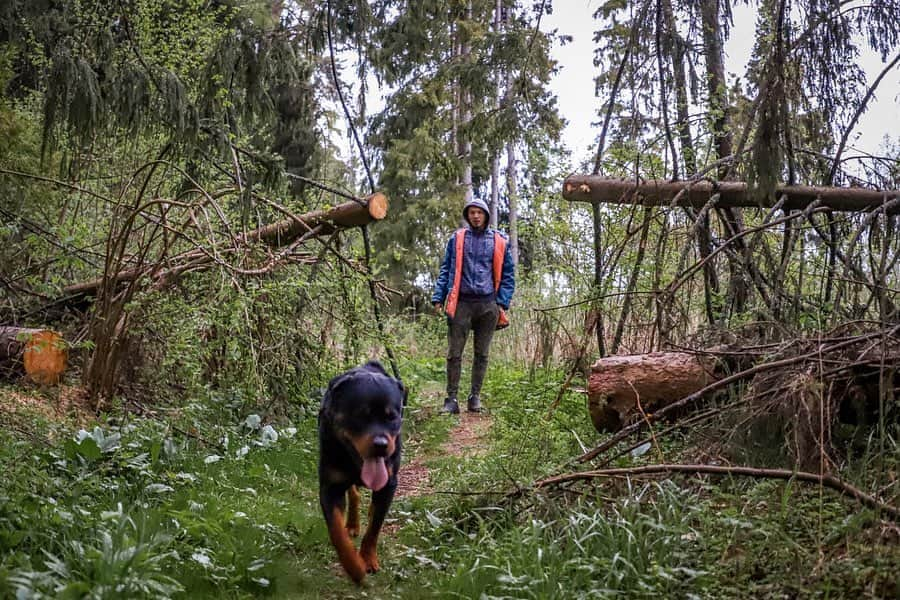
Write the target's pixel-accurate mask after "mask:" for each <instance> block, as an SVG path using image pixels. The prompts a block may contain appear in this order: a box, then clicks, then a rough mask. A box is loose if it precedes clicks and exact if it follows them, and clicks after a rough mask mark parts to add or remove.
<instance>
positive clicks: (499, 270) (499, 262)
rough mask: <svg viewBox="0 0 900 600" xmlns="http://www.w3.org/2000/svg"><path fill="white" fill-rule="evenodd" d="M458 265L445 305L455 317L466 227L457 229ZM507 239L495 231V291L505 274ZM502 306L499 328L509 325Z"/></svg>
mask: <svg viewBox="0 0 900 600" xmlns="http://www.w3.org/2000/svg"><path fill="white" fill-rule="evenodd" d="M455 241H456V265H455V269H454V272H453V285H452V286H451V287H450V293H449V294H448V295H447V304H446V305H445V307H446V308H445V312H446V313H447V314H448V315H449V316H450V317H451V318H453V316H454V315H455V314H456V305H457V304H458V303H459V288H460V287H462V286H461V282H462V269H463V245H464V244H465V241H466V230H465V229H457V230H456V240H455ZM506 244H507V242H506V239H504V237H503V236H502V235H500V232H499V231H495V232H494V256H493V271H494V292H495V293H496V292H497V291H498V290H499V289H500V277H501V276H502V274H503V257H504V255H505V254H506ZM499 308H500V314H499V316H498V317H497V329H503V328H504V327H508V326H509V317H508V316H507V315H506V311H505V310H503V307H502V306H501V307H499Z"/></svg>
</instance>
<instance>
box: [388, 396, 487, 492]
mask: <svg viewBox="0 0 900 600" xmlns="http://www.w3.org/2000/svg"><path fill="white" fill-rule="evenodd" d="M434 418H442V419H459V423H458V424H457V425H456V426H455V427H453V429H451V430H450V439H449V440H447V441H446V442H444V443H443V444H442V445H441V448H440V450H439V452H438V455H439V456H457V457H463V456H474V455H476V454H479V453H481V452H483V451H484V445H483V444H482V443H480V442H481V440H483V439H484V438H485V436H487V432H488V430H489V429H490V428H491V417H490V415H488V414H486V413H468V412H465V411H463V412H461V413H460V414H459V416H458V417H450V416H447V415H437V416H435V417H434ZM431 458H433V456H432V455H431V454H419V455H417V456H416V457H415V458H414V459H413V460H411V461H410V462H409V463H407V464H405V465H403V467H402V468H401V469H400V482H399V485H398V487H397V495H396V497H397V498H415V497H417V496H425V495H427V494H431V493H434V488H432V487H431V484H430V482H429V479H430V476H431V473H430V471H429V469H428V465H427V463H428V461H429V460H431Z"/></svg>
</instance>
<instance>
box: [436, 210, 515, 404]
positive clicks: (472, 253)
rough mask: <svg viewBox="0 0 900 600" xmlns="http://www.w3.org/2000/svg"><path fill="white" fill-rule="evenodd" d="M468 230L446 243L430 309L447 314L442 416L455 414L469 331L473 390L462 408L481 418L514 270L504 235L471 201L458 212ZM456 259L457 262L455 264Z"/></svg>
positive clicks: (462, 231) (505, 321)
mask: <svg viewBox="0 0 900 600" xmlns="http://www.w3.org/2000/svg"><path fill="white" fill-rule="evenodd" d="M463 218H464V219H465V221H466V223H468V226H467V227H464V228H462V229H459V230H458V231H457V232H456V233H454V234H453V237H451V238H450V241H449V242H447V251H446V252H445V253H444V261H443V262H442V263H441V271H440V274H439V275H438V279H437V283H436V284H435V287H434V295H432V297H431V303H432V304H433V305H434V306H435V307H436V308H437V309H438V310H442V311H443V312H445V313H446V314H447V322H448V324H449V333H448V338H449V344H448V345H449V348H448V351H447V399H446V400H445V401H444V406H443V408H442V412H446V413H449V414H458V413H459V402H458V401H457V399H456V395H457V393H458V391H459V376H460V370H461V363H462V353H463V348H465V345H466V339H467V338H468V336H469V330H472V331H474V337H475V353H474V354H475V356H474V359H473V361H472V386H471V388H470V393H469V397H468V401H467V402H466V408H467V409H468V411H469V412H481V398H480V394H481V384H482V383H483V382H484V375H485V373H486V372H487V363H488V350H489V349H490V345H491V338H493V336H494V330H495V329H501V328H503V327H505V326H507V325H508V324H509V321H508V320H507V318H506V311H507V310H508V309H509V303H510V301H511V300H512V295H513V292H514V291H515V287H516V282H515V266H514V265H513V259H512V253H511V252H510V250H509V242H508V239H507V237H506V235H504V234H503V233H501V232H499V231H496V230H494V229H491V228H490V227H488V207H487V204H485V203H484V202H483V201H482V200H479V199H477V198H474V199H472V200H470V201H469V202H467V203H466V205H465V207H463ZM459 257H461V259H458V258H459Z"/></svg>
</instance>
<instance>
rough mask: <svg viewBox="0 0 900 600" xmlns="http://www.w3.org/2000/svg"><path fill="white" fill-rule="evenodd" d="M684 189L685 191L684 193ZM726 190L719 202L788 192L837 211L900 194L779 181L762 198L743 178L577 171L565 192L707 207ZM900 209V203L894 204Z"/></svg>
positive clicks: (800, 203) (865, 207) (802, 204)
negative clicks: (640, 177)
mask: <svg viewBox="0 0 900 600" xmlns="http://www.w3.org/2000/svg"><path fill="white" fill-rule="evenodd" d="M681 192H683V193H681ZM715 193H718V194H720V198H719V202H718V206H725V207H741V206H746V207H757V208H771V207H772V206H774V205H775V203H776V199H777V198H780V197H781V196H782V195H785V196H787V198H786V200H785V203H784V206H783V209H784V210H786V211H791V210H804V209H805V208H807V207H808V206H809V205H810V204H812V203H813V202H814V201H816V200H819V201H820V204H821V206H822V207H826V208H830V209H832V210H835V211H845V212H856V211H871V210H874V209H876V208H878V207H880V206H881V205H882V204H884V203H885V202H886V201H888V200H891V199H894V198H897V197H900V191H898V190H888V191H879V190H869V189H865V188H841V187H818V186H807V185H778V186H776V188H775V194H774V196H772V197H769V198H767V199H765V201H763V202H762V204H760V202H758V201H757V200H755V199H753V197H752V195H751V194H750V193H749V191H748V186H747V184H746V183H744V182H742V181H722V182H719V183H718V184H713V183H710V182H709V181H697V182H695V183H689V182H671V181H661V180H649V181H643V182H640V183H635V181H634V180H632V179H611V178H605V177H600V176H595V175H572V176H570V177H567V178H566V180H565V181H564V182H563V198H565V199H566V200H572V201H576V202H593V203H612V204H642V205H646V206H671V205H673V200H675V199H676V197H677V202H674V206H692V207H694V208H702V207H703V206H704V205H705V204H706V203H707V202H708V201H709V199H710V197H711V196H712V195H713V194H715ZM887 212H888V214H896V213H898V212H900V207H898V208H895V209H893V210H888V211H887Z"/></svg>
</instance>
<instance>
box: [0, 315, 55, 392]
mask: <svg viewBox="0 0 900 600" xmlns="http://www.w3.org/2000/svg"><path fill="white" fill-rule="evenodd" d="M68 361H69V349H68V346H67V345H66V342H65V340H64V339H63V337H62V336H61V335H60V334H58V333H57V332H55V331H51V330H49V329H26V328H22V327H5V326H2V327H0V371H2V372H3V373H4V374H5V375H7V376H9V375H21V374H23V373H24V374H25V375H27V376H28V378H29V379H31V380H32V381H34V382H36V383H40V384H43V385H55V384H57V383H59V380H60V379H61V378H62V375H63V373H65V371H66V366H67V364H68Z"/></svg>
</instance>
